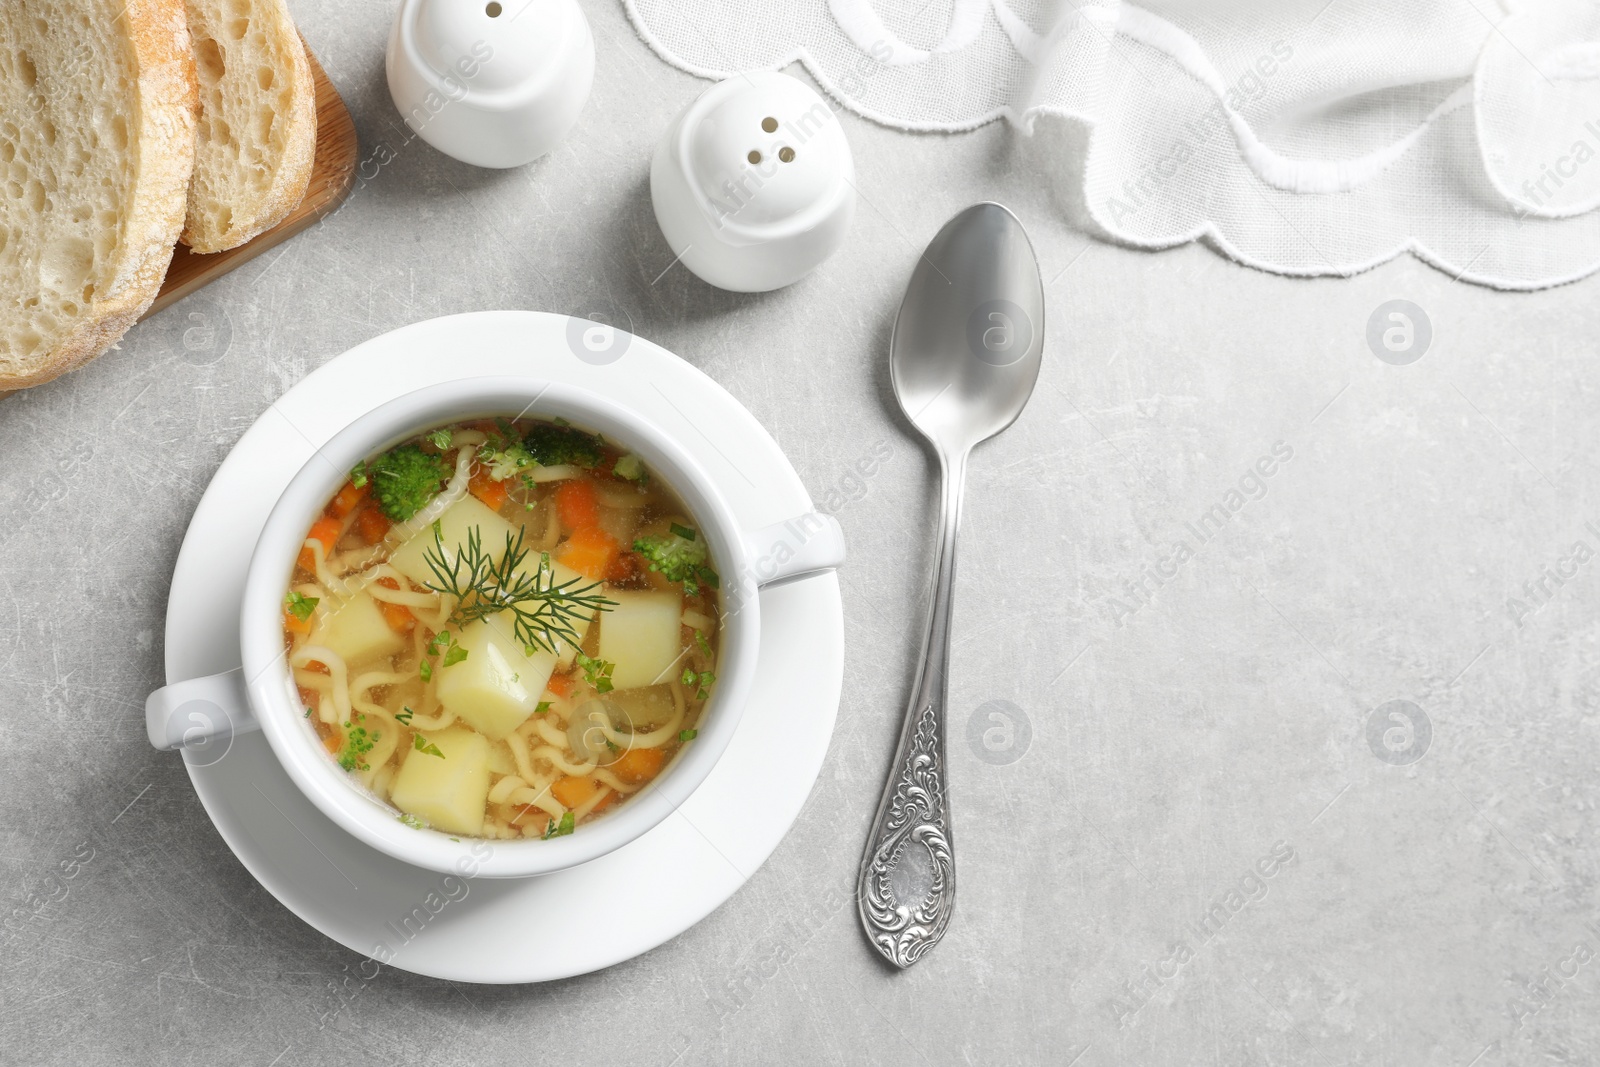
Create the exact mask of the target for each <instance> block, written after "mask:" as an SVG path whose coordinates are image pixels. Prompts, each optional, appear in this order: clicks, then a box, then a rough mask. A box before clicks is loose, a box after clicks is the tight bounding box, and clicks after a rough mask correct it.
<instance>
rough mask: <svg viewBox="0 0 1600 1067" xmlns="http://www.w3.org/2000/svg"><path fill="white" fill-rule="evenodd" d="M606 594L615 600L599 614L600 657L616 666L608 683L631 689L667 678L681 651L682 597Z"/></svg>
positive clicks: (618, 687)
mask: <svg viewBox="0 0 1600 1067" xmlns="http://www.w3.org/2000/svg"><path fill="white" fill-rule="evenodd" d="M606 595H607V596H608V597H609V598H610V599H612V600H614V601H616V607H614V608H612V609H611V610H610V611H607V612H605V613H604V614H603V615H601V617H600V658H601V659H603V660H607V661H609V662H611V663H613V664H615V665H616V667H615V669H614V670H613V671H612V672H611V684H612V685H613V686H614V687H616V688H617V689H634V688H637V687H639V686H646V685H656V684H658V683H660V682H665V681H667V680H668V679H669V678H670V677H671V676H672V670H673V668H674V667H675V666H676V665H677V662H678V658H679V656H680V655H681V654H682V652H683V643H682V642H681V641H680V640H679V639H678V626H679V622H680V619H681V616H682V614H683V598H682V597H680V596H679V595H678V594H677V593H668V592H652V593H631V592H623V591H620V590H618V591H614V592H610V593H607V594H606Z"/></svg>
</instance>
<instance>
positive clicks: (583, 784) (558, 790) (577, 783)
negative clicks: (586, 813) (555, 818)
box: [550, 775, 600, 808]
mask: <svg viewBox="0 0 1600 1067" xmlns="http://www.w3.org/2000/svg"><path fill="white" fill-rule="evenodd" d="M599 790H600V783H599V782H597V781H595V780H594V779H593V778H573V777H572V776H571V775H568V776H567V777H565V778H557V779H556V780H555V782H554V783H553V784H552V785H551V786H550V795H551V796H553V797H555V798H556V800H557V801H559V802H560V803H561V806H562V807H566V808H575V807H577V806H578V805H579V804H582V803H583V802H584V801H586V800H588V799H589V798H590V797H592V796H594V795H595V793H597V792H599Z"/></svg>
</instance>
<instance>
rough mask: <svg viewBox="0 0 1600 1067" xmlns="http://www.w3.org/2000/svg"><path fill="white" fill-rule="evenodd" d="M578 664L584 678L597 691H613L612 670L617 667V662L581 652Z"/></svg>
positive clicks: (578, 656) (578, 655)
mask: <svg viewBox="0 0 1600 1067" xmlns="http://www.w3.org/2000/svg"><path fill="white" fill-rule="evenodd" d="M577 664H578V667H579V668H580V669H582V671H583V680H584V681H586V682H588V683H589V684H590V685H592V686H594V691H595V692H596V693H609V692H611V690H612V685H611V672H612V671H613V670H615V669H616V667H617V665H616V664H615V663H608V662H607V661H605V660H603V659H596V658H595V657H593V656H586V655H584V654H583V653H582V652H579V653H578V654H577Z"/></svg>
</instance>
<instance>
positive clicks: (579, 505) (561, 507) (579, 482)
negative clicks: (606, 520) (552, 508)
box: [556, 478, 600, 530]
mask: <svg viewBox="0 0 1600 1067" xmlns="http://www.w3.org/2000/svg"><path fill="white" fill-rule="evenodd" d="M556 514H557V515H559V516H560V517H561V525H562V526H564V527H566V528H567V529H568V530H582V529H586V528H588V527H591V526H597V525H599V523H600V496H599V494H597V493H596V492H595V491H594V484H593V483H591V482H588V481H586V480H584V479H582V478H574V479H572V480H571V481H566V482H562V483H561V488H559V489H557V490H556Z"/></svg>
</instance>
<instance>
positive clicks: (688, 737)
mask: <svg viewBox="0 0 1600 1067" xmlns="http://www.w3.org/2000/svg"><path fill="white" fill-rule="evenodd" d="M699 736H700V731H699V730H679V731H678V740H679V741H693V740H694V739H695V738H697V737H699Z"/></svg>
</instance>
